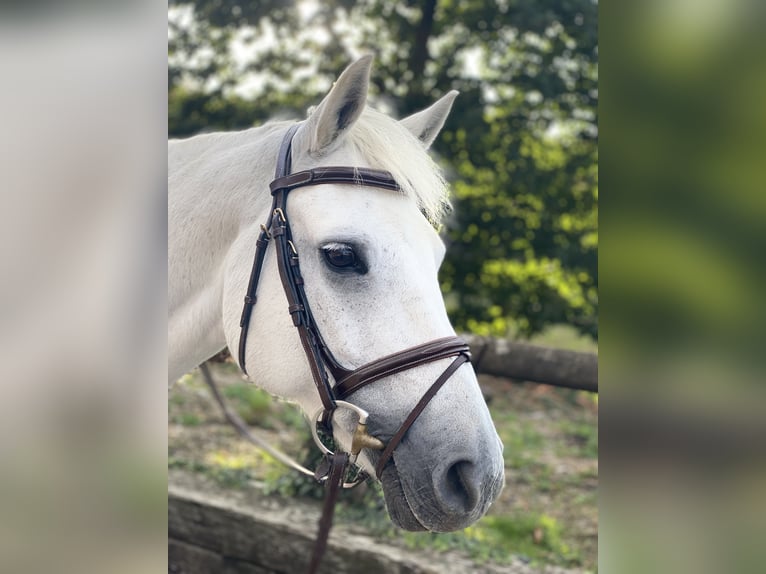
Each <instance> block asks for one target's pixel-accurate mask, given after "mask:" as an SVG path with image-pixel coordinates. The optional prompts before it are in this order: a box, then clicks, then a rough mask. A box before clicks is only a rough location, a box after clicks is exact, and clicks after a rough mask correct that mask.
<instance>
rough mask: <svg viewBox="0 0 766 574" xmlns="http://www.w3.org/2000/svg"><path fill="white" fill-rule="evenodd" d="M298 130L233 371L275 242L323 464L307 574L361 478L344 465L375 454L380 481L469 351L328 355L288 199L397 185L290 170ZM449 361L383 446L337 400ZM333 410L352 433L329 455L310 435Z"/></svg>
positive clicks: (449, 343)
mask: <svg viewBox="0 0 766 574" xmlns="http://www.w3.org/2000/svg"><path fill="white" fill-rule="evenodd" d="M300 125H301V124H300V123H297V124H294V125H292V126H291V127H290V129H289V130H288V131H287V133H286V134H285V136H284V138H283V140H282V144H281V146H280V149H279V156H278V159H277V167H276V173H275V175H274V180H273V181H272V182H271V184H270V188H271V195H272V205H271V209H270V211H269V216H268V220H267V222H266V223H265V224H263V225H261V232H260V234H259V236H258V240H257V241H256V248H255V257H254V260H253V267H252V271H251V273H250V280H249V282H248V286H247V293H246V294H245V299H244V306H243V309H242V316H241V319H240V329H241V331H240V339H239V366H240V368H241V369H242V371H243V372H244V373H245V374H247V370H246V368H245V357H246V350H247V333H248V328H249V325H250V317H251V315H252V310H253V307H254V305H255V304H256V301H257V294H256V291H257V288H258V282H259V278H260V275H261V270H262V268H263V262H264V258H265V255H266V249H267V248H268V245H269V243H270V242H271V240H273V241H274V243H275V245H276V256H277V265H278V268H279V276H280V279H281V281H282V287H283V289H284V292H285V297H286V299H287V304H288V312H289V313H290V316H291V317H292V321H293V325H294V326H295V327H296V328H297V329H298V334H299V336H300V341H301V345H302V347H303V350H304V353H305V354H306V358H307V360H308V363H309V367H310V369H311V375H312V379H313V382H314V385H315V387H316V389H317V392H318V394H319V398H320V400H321V402H322V408H321V409H320V410H319V411H318V412H317V413H316V415H315V416H314V418H313V420H312V421H311V429H312V434H313V436H314V440H315V442H316V443H317V446H318V447H319V448H320V449H321V450H322V451H323V452H324V453H325V461H324V462H323V464H321V465H320V468H318V469H317V471H316V472H315V478H316V479H317V480H318V481H320V482H326V485H327V494H326V498H325V504H324V510H323V513H322V518H321V520H320V527H319V535H318V539H317V544H316V546H315V548H314V555H313V556H312V559H311V563H310V565H309V572H310V573H313V572H316V571H317V569H318V567H319V562H320V561H321V557H322V554H323V553H324V550H325V548H326V545H327V537H328V535H329V530H330V527H331V525H332V513H333V506H334V503H335V500H336V499H337V495H338V490H339V489H340V488H341V487H346V488H350V487H352V486H355V485H356V484H358V483H360V482H362V481H363V480H364V479H365V478H366V475H365V474H364V473H363V472H362V473H360V475H359V476H357V478H356V480H354V481H353V482H351V483H344V477H345V474H346V471H347V469H348V467H349V466H350V465H353V464H354V463H355V462H356V459H357V457H358V455H359V453H360V451H361V450H362V449H363V448H367V449H369V450H382V451H383V452H382V453H381V454H380V456H379V458H378V461H377V464H376V466H375V472H376V475H377V477H378V479H380V477H381V474H382V473H383V469H384V468H385V467H386V465H387V464H388V462H389V461H390V460H391V457H392V456H393V454H394V451H395V450H396V447H397V446H398V445H399V443H400V442H401V441H402V439H403V438H404V436H405V434H406V433H407V431H408V430H409V428H410V427H411V426H412V424H413V423H414V422H415V420H416V419H417V418H418V416H420V414H421V413H422V412H423V410H424V409H425V408H426V406H427V405H428V403H429V402H430V401H431V399H433V397H434V396H436V393H437V392H438V391H439V389H440V388H441V387H442V386H443V385H444V383H445V382H446V381H447V380H448V379H449V378H450V377H451V376H452V374H453V373H455V371H457V370H458V368H459V367H460V366H462V365H463V364H464V363H466V362H469V361H470V351H469V348H468V345H467V344H466V343H465V342H464V341H463V340H462V339H460V338H458V337H454V336H452V337H444V338H441V339H436V340H433V341H429V342H427V343H423V344H421V345H416V346H414V347H410V348H408V349H404V350H402V351H399V352H396V353H393V354H391V355H387V356H384V357H381V358H379V359H376V360H374V361H371V362H369V363H367V364H364V365H362V366H361V367H359V368H357V369H354V370H348V369H346V368H344V367H343V366H341V364H340V363H339V362H338V360H337V359H336V358H335V357H334V356H333V354H332V352H331V351H330V349H329V347H328V346H327V344H326V343H325V341H324V339H323V338H322V334H321V332H320V330H319V327H318V326H317V324H316V321H315V320H314V317H313V315H312V313H311V307H310V306H309V302H308V299H307V298H306V292H305V289H304V282H303V277H302V276H301V272H300V265H299V256H298V251H297V249H296V247H295V244H294V243H293V240H292V232H291V229H290V221H289V218H288V212H287V197H288V194H289V192H291V191H292V190H294V189H298V188H301V187H306V186H309V185H320V184H327V183H332V184H350V185H361V186H366V187H377V188H380V189H386V190H389V191H400V187H399V185H398V184H397V183H396V181H395V180H394V178H393V176H392V175H391V173H390V172H388V171H382V170H376V169H367V168H354V167H319V168H313V169H308V170H304V171H299V172H295V173H291V164H292V140H293V136H294V135H295V133H296V131H297V130H298V128H299V127H300ZM451 357H454V360H453V361H452V362H451V363H450V365H449V366H448V367H447V368H446V369H445V370H444V371H443V372H442V374H441V375H440V376H439V377H438V378H437V379H436V381H435V382H434V383H433V384H432V385H431V386H430V388H429V389H428V390H427V391H426V392H425V394H424V395H423V397H422V398H421V399H420V401H419V402H418V403H417V404H416V405H415V407H414V408H413V409H412V411H411V412H410V414H409V415H408V416H407V418H406V419H405V421H404V422H403V423H402V425H401V426H400V427H399V429H398V430H397V432H396V433H394V435H393V436H392V437H391V438H390V439H389V441H388V444H385V443H384V442H383V441H381V440H380V439H378V438H376V437H373V436H371V435H369V434H368V433H367V420H368V417H369V414H368V413H367V412H366V411H365V410H363V409H361V408H360V407H358V406H356V405H354V404H352V403H349V402H347V401H346V400H345V399H347V398H348V397H349V396H350V395H352V394H353V393H354V392H356V391H358V390H359V389H361V388H362V387H364V386H366V385H368V384H370V383H373V382H375V381H378V380H380V379H383V378H385V377H388V376H391V375H394V374H396V373H400V372H402V371H405V370H408V369H412V368H415V367H418V366H420V365H424V364H426V363H431V362H433V361H438V360H440V359H445V358H451ZM330 376H332V378H333V379H334V381H335V383H336V384H335V385H334V386H333V385H332V384H331V382H330ZM341 408H342V409H348V410H352V411H354V412H355V413H356V414H357V415H358V423H357V429H356V431H355V432H354V436H353V439H352V445H351V449H350V452H349V453H345V452H341V451H340V450H336V452H333V451H331V450H330V449H328V448H327V447H326V446H325V445H324V444H323V443H322V441H321V440H320V438H319V434H318V432H317V426H318V425H321V426H322V427H323V430H324V432H325V433H326V434H327V435H328V436H332V415H333V413H334V412H335V411H336V410H338V409H341Z"/></svg>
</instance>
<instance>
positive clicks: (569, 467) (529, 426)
mask: <svg viewBox="0 0 766 574" xmlns="http://www.w3.org/2000/svg"><path fill="white" fill-rule="evenodd" d="M213 367H214V368H213V373H214V376H215V377H216V380H218V381H219V382H220V384H221V386H222V388H223V389H224V393H225V395H226V396H227V399H228V401H229V402H230V404H231V405H232V406H235V407H236V408H237V410H238V411H239V413H240V415H242V416H243V417H244V418H245V419H246V420H247V421H248V422H249V423H250V424H252V425H253V426H254V431H256V432H257V433H258V434H259V435H260V436H262V437H264V438H266V439H267V440H269V441H270V442H271V443H272V444H274V445H277V446H279V447H280V448H282V449H283V450H285V451H287V452H289V453H291V454H293V455H295V456H296V457H297V458H299V459H306V458H307V457H311V456H313V454H312V452H313V449H312V446H313V444H312V443H311V440H310V437H309V432H308V426H307V424H306V423H305V422H304V420H303V418H302V416H301V415H300V414H299V413H298V412H297V410H296V409H295V408H294V407H292V406H291V405H288V404H285V403H281V402H278V401H276V400H273V399H271V398H270V397H268V396H267V395H266V394H265V393H262V392H261V391H258V390H257V389H256V388H255V387H254V386H253V385H252V384H250V383H247V382H245V381H244V380H243V379H242V377H241V375H240V374H239V372H238V370H237V368H236V366H235V365H233V364H231V363H220V364H215V365H213ZM479 380H480V384H481V386H482V389H483V390H484V393H485V397H486V398H487V401H488V404H489V407H490V411H491V412H492V416H493V420H494V421H495V425H496V427H497V429H498V433H499V434H500V436H501V438H502V439H503V443H504V444H505V453H504V456H505V464H506V487H505V489H504V490H503V493H502V495H501V496H500V498H499V500H498V501H497V502H496V503H495V504H494V505H493V506H492V508H491V510H490V512H489V513H488V515H487V516H486V517H484V518H483V519H482V520H480V521H479V522H478V523H477V524H476V525H474V526H472V527H470V528H468V529H466V530H465V531H463V532H459V533H450V534H430V533H406V532H401V531H399V530H396V529H394V528H393V527H392V526H391V524H390V521H389V520H388V517H387V516H386V513H385V510H384V507H383V503H382V494H381V493H380V492H379V490H378V487H377V485H371V486H370V485H364V486H363V487H362V488H360V489H355V490H354V491H351V492H345V493H344V496H343V500H342V502H341V505H340V507H339V509H338V518H337V519H336V520H337V521H344V523H348V524H350V525H351V526H352V527H353V528H354V529H355V530H358V531H359V532H367V533H370V534H372V535H374V536H375V537H378V538H380V537H384V538H385V539H387V540H389V541H390V542H391V543H393V544H399V545H402V546H404V547H407V548H430V549H433V550H437V551H438V550H447V549H450V550H458V551H460V552H463V553H465V554H466V555H467V556H469V557H470V558H471V559H472V560H473V561H474V563H475V564H476V571H481V564H485V563H487V562H494V563H499V564H502V563H504V562H506V561H509V560H512V559H514V560H518V559H519V558H521V559H522V560H524V561H528V562H530V563H531V564H532V565H540V566H543V565H558V566H564V567H566V568H569V569H574V570H576V571H581V572H595V571H596V570H597V525H598V510H597V504H596V500H597V485H598V459H597V456H598V433H597V425H598V401H597V397H596V396H595V395H591V394H588V393H585V392H578V391H571V390H566V389H556V388H552V387H548V386H543V385H535V384H530V383H518V382H511V381H508V380H504V379H499V378H494V377H487V376H480V377H479ZM168 450H169V452H168V460H169V466H170V467H171V468H175V469H184V470H186V471H191V472H195V473H201V474H205V475H206V476H207V477H209V478H212V479H214V480H215V481H216V482H217V483H218V484H219V485H221V486H224V487H227V488H232V489H257V490H259V491H261V492H262V493H263V496H269V497H283V498H284V497H292V496H301V497H303V498H306V499H309V500H310V499H311V498H316V499H318V498H320V497H321V495H322V491H321V489H320V488H318V487H317V486H315V485H314V484H313V483H312V482H311V480H310V479H303V478H300V477H298V476H297V475H296V473H294V472H293V471H290V470H287V469H285V468H284V467H282V465H280V464H279V463H277V462H276V461H275V460H273V459H272V458H271V457H270V456H268V455H267V454H265V453H263V452H262V451H260V450H258V449H257V448H255V447H254V446H252V445H251V444H250V443H248V442H245V441H244V440H242V439H240V438H239V436H238V435H237V434H236V431H235V430H234V429H233V428H232V427H230V426H229V425H228V424H227V423H226V422H225V421H224V419H223V415H222V414H221V413H220V411H219V410H218V406H217V405H216V404H215V403H214V402H213V399H212V398H211V396H210V394H209V392H208V390H207V388H206V387H205V385H204V383H203V382H202V379H201V376H200V374H199V373H198V372H196V371H195V372H194V373H191V374H189V375H187V376H185V377H184V378H183V379H182V380H181V381H179V382H178V383H177V384H176V385H175V387H174V388H173V390H172V391H171V393H170V400H169V428H168ZM316 504H317V505H318V504H319V502H318V500H317V502H316Z"/></svg>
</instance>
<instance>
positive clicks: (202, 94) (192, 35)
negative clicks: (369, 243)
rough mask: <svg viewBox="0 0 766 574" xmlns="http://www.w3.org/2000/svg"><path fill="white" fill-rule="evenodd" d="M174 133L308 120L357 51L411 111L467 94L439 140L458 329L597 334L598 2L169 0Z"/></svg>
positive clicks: (449, 293) (381, 88) (450, 290)
mask: <svg viewBox="0 0 766 574" xmlns="http://www.w3.org/2000/svg"><path fill="white" fill-rule="evenodd" d="M170 4H171V11H170V18H169V35H170V40H169V61H170V65H169V72H168V82H169V96H170V102H169V132H170V134H171V135H174V136H184V135H189V134H192V133H195V132H198V131H202V130H212V129H235V128H243V127H248V126H251V125H253V124H258V123H262V122H263V121H265V120H266V119H267V118H269V117H274V116H275V115H280V114H281V115H285V114H291V115H293V116H295V115H296V114H297V115H303V114H304V113H305V110H306V107H307V106H309V105H312V104H314V103H316V102H318V101H319V99H320V98H321V97H322V95H323V94H324V93H325V92H326V90H327V89H328V88H329V86H330V83H331V82H332V81H333V79H334V78H335V77H336V76H337V74H338V72H339V71H340V70H342V69H343V68H344V67H345V66H346V65H347V64H348V63H349V62H350V61H352V60H353V59H354V58H355V57H357V56H358V55H360V54H362V53H373V54H375V56H376V60H375V66H374V68H373V77H372V87H371V98H372V99H373V100H374V101H375V104H376V105H378V107H382V108H388V109H391V111H392V112H393V113H395V114H396V115H399V116H404V115H406V114H409V113H411V112H414V111H417V110H419V109H421V108H423V107H425V106H426V105H428V104H430V103H431V102H432V101H433V100H434V99H435V98H436V97H438V96H440V95H442V94H444V93H446V92H447V91H449V90H450V89H457V90H459V91H460V92H461V95H460V97H459V98H458V99H457V100H456V103H455V107H454V108H453V112H452V114H451V116H450V118H449V120H448V122H447V125H446V126H445V130H444V132H443V133H442V136H441V137H440V138H439V139H438V140H437V143H436V144H435V147H434V149H435V151H436V153H437V154H438V155H439V156H440V157H441V159H442V161H443V163H444V165H445V168H446V170H447V173H448V174H449V176H450V178H451V179H452V181H453V189H454V206H455V211H454V214H453V217H452V219H451V220H450V221H449V222H448V224H447V226H446V233H445V236H446V240H447V242H448V243H449V247H450V249H449V251H448V255H447V260H446V261H445V263H444V267H443V270H442V275H441V277H442V286H443V290H444V293H445V297H446V301H447V304H448V309H449V311H450V314H451V316H452V319H453V320H454V321H455V323H456V326H457V327H458V328H460V329H468V330H471V331H474V332H478V333H484V334H494V335H508V334H516V335H520V336H526V335H531V334H534V333H537V332H539V331H541V330H542V329H544V328H545V326H546V325H549V324H553V323H568V324H571V325H574V326H576V327H577V329H578V330H580V331H581V332H583V333H587V334H589V335H591V336H593V337H596V336H597V333H598V323H597V305H598V295H597V286H598V270H597V259H596V252H597V245H598V227H597V202H598V170H597V162H598V153H597V127H596V123H597V98H598V92H597V59H598V47H597V34H596V25H597V5H596V3H595V2H593V1H591V0H571V1H568V0H555V1H548V0H542V1H541V0H534V1H533V0H496V1H495V2H485V1H483V0H468V1H459V2H458V1H456V0H424V1H422V2H419V3H416V2H411V1H410V2H401V3H392V2H387V1H382V0H363V1H361V2H350V1H348V0H333V1H327V2H313V1H305V0H304V1H303V2H281V1H280V2H273V1H272V2H262V3H239V2H236V1H234V0H171V2H170Z"/></svg>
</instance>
